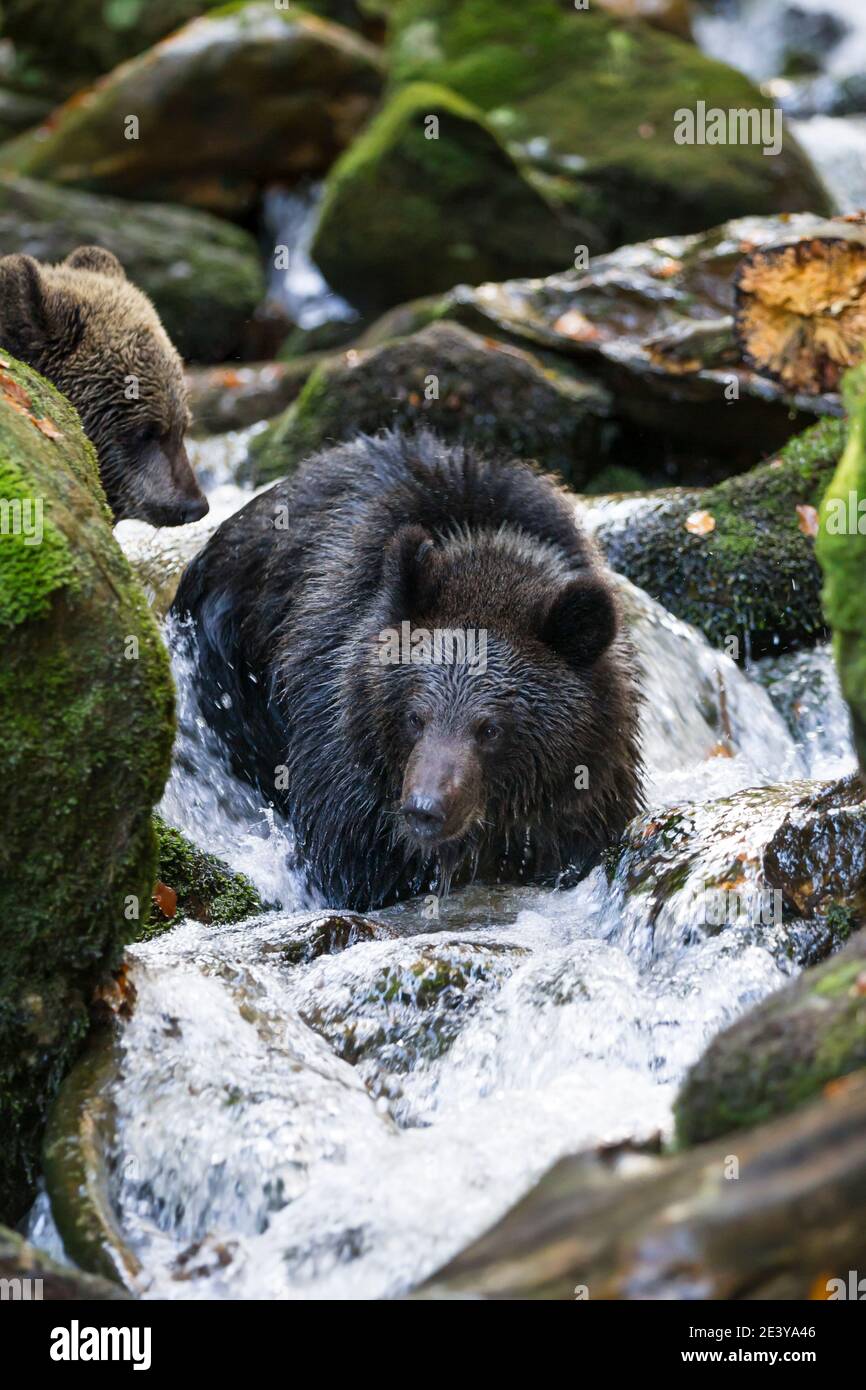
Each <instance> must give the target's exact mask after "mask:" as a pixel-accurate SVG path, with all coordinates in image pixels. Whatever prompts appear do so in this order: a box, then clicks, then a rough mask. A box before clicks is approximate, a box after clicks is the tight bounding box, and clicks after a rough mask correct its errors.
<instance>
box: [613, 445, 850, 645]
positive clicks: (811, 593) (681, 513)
mask: <svg viewBox="0 0 866 1390" xmlns="http://www.w3.org/2000/svg"><path fill="white" fill-rule="evenodd" d="M844 436H845V426H844V422H843V421H841V420H837V419H833V418H827V419H825V420H822V421H820V422H819V423H818V424H817V425H813V426H812V427H811V428H810V429H808V430H806V431H805V432H804V433H803V434H800V435H797V436H796V437H795V438H794V439H792V440H790V441H789V442H788V444H786V445H785V447H784V449H782V451H781V453H780V454H779V455H778V457H777V458H775V459H771V460H770V461H769V462H767V463H763V464H760V465H758V467H757V468H753V469H752V470H751V471H750V472H748V473H744V474H742V475H740V476H738V477H733V478H727V479H726V480H725V481H724V482H722V483H718V484H716V485H715V486H714V487H710V488H703V489H694V490H688V491H683V490H671V491H669V492H666V493H661V494H658V495H657V496H655V497H653V496H652V495H650V496H649V497H648V498H647V499H646V500H645V501H644V502H643V504H640V503H635V502H632V501H629V502H628V503H626V504H624V505H622V506H620V507H618V506H617V505H613V506H612V507H610V509H609V510H607V511H606V513H600V514H599V524H598V528H597V532H596V534H597V536H598V539H599V541H600V542H601V544H602V547H603V549H604V551H605V554H606V555H607V559H608V562H609V564H611V565H612V566H613V568H614V569H616V570H619V571H620V572H621V573H622V574H625V575H626V576H627V577H628V578H629V579H630V580H631V581H632V582H633V583H634V584H638V585H640V587H641V588H642V589H645V590H646V591H647V593H649V594H650V595H651V596H652V597H653V598H656V599H658V600H659V602H660V603H662V604H664V606H665V607H666V608H668V609H669V610H670V612H672V613H675V614H676V616H677V617H678V618H683V619H684V620H685V621H686V622H689V623H691V624H692V625H693V626H694V627H697V628H699V629H700V631H701V632H703V633H704V635H705V636H706V637H707V638H708V640H709V641H710V642H712V643H713V644H714V645H715V646H718V647H723V648H725V649H726V650H727V649H728V645H729V644H730V642H731V639H732V638H734V639H736V646H735V647H732V648H731V652H730V654H732V655H734V656H736V657H737V658H738V659H744V658H745V657H746V656H748V655H749V654H750V653H751V654H752V655H754V656H757V655H762V654H765V653H768V652H776V651H782V650H785V649H786V648H796V647H802V646H808V645H809V644H810V643H813V642H814V641H816V640H817V638H818V637H819V636H820V635H821V634H822V632H823V630H824V621H823V615H822V612H821V575H820V570H819V568H818V564H817V561H816V559H815V540H814V537H815V533H816V531H817V525H818V511H817V508H818V507H819V505H820V503H821V498H822V496H823V494H824V492H825V490H826V489H827V487H828V486H829V484H830V480H831V478H832V477H833V472H834V469H835V467H836V464H837V462H838V459H839V456H840V454H841V452H842V448H843V444H844Z"/></svg>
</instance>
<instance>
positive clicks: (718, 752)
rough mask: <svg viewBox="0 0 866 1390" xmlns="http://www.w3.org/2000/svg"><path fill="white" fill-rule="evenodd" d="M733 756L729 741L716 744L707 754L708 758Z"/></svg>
mask: <svg viewBox="0 0 866 1390" xmlns="http://www.w3.org/2000/svg"><path fill="white" fill-rule="evenodd" d="M733 756H734V755H733V753H732V752H731V750H730V748H729V746H728V744H727V743H717V744H715V745H714V747H712V748H711V749H710V751H709V753H708V754H707V757H708V758H732V757H733Z"/></svg>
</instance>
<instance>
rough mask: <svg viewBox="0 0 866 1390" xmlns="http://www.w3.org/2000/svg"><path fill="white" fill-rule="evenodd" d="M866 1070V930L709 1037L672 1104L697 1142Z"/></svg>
mask: <svg viewBox="0 0 866 1390" xmlns="http://www.w3.org/2000/svg"><path fill="white" fill-rule="evenodd" d="M858 1068H866V932H863V931H858V932H857V934H856V936H855V937H854V939H853V941H851V942H850V943H849V944H848V946H846V947H845V949H844V950H843V951H840V952H839V954H838V955H836V956H834V957H833V958H832V960H828V961H825V962H824V964H823V965H818V966H815V967H814V969H812V970H806V971H805V972H804V973H803V974H802V975H801V976H800V977H799V978H798V979H796V980H794V981H793V983H792V984H790V985H787V986H786V987H785V988H784V989H781V990H779V991H778V993H776V994H772V995H771V996H770V998H769V999H765V1000H764V1002H763V1003H762V1004H759V1005H758V1007H757V1008H755V1009H753V1010H751V1012H750V1013H747V1014H746V1015H745V1017H744V1018H741V1019H738V1020H737V1022H736V1023H734V1024H733V1025H732V1026H731V1027H730V1028H728V1029H726V1030H725V1031H724V1032H723V1033H720V1034H719V1035H718V1036H717V1037H716V1038H714V1039H713V1041H712V1043H711V1044H710V1046H709V1047H708V1048H707V1051H706V1052H705V1053H704V1055H703V1057H702V1058H701V1059H700V1061H699V1062H698V1063H697V1065H696V1066H694V1067H692V1069H691V1071H690V1072H689V1074H688V1076H687V1078H686V1081H685V1083H684V1085H683V1087H682V1090H681V1091H680V1094H679V1097H678V1099H677V1103H676V1106H675V1113H676V1121H677V1136H678V1138H679V1140H680V1142H681V1143H683V1144H700V1143H703V1142H704V1141H705V1140H707V1139H715V1138H717V1137H718V1136H719V1135H722V1134H728V1133H730V1132H731V1131H732V1130H741V1129H748V1128H751V1126H752V1125H756V1124H761V1123H763V1121H765V1120H769V1119H772V1118H774V1117H775V1116H777V1115H784V1114H787V1112H788V1111H789V1110H794V1109H795V1108H796V1107H797V1106H798V1105H802V1104H803V1103H804V1101H807V1100H812V1099H814V1098H815V1097H817V1096H819V1095H820V1094H821V1092H822V1091H823V1090H824V1087H825V1086H828V1085H830V1083H833V1082H838V1081H839V1079H840V1078H841V1077H843V1076H847V1074H848V1073H849V1072H852V1071H856V1070H857V1069H858Z"/></svg>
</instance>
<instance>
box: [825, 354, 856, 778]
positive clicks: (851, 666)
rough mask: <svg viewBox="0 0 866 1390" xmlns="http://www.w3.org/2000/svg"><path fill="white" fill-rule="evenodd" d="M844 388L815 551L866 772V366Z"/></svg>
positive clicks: (849, 378) (851, 377)
mask: <svg viewBox="0 0 866 1390" xmlns="http://www.w3.org/2000/svg"><path fill="white" fill-rule="evenodd" d="M844 388H845V402H846V405H847V407H848V415H849V421H850V425H849V431H848V438H847V443H846V446H845V451H844V453H843V454H842V457H841V459H840V460H839V467H838V468H837V470H836V473H835V475H834V477H833V481H832V483H831V484H830V487H829V488H828V490H827V493H826V496H825V498H824V503H823V506H822V508H821V521H820V527H819V532H818V539H817V551H818V559H819V561H820V563H821V568H822V570H823V572H824V610H825V612H826V614H827V621H828V622H829V623H830V626H831V627H832V629H833V646H834V651H835V655H836V664H837V666H838V668H839V679H840V681H841V684H842V693H843V694H844V696H845V699H846V700H847V701H848V708H849V709H850V711H851V724H852V728H853V732H854V743H855V746H856V749H857V756H858V759H859V762H860V767H861V769H862V770H864V771H866V542H864V537H866V367H858V368H857V369H856V370H855V371H854V372H851V373H849V375H848V376H847V377H846V378H845V382H844Z"/></svg>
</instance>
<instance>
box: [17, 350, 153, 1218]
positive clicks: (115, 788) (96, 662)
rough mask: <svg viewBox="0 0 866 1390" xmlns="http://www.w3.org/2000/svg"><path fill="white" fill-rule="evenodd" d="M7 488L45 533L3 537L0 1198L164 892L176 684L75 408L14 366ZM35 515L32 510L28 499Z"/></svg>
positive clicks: (26, 1175) (22, 1194) (24, 1163)
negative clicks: (160, 828) (92, 1008)
mask: <svg viewBox="0 0 866 1390" xmlns="http://www.w3.org/2000/svg"><path fill="white" fill-rule="evenodd" d="M0 459H2V462H0V493H2V496H3V498H4V499H5V500H6V501H7V503H14V502H16V501H17V502H18V503H22V504H25V505H27V504H34V503H35V504H41V505H42V508H43V511H42V525H43V534H42V538H41V544H38V545H30V544H29V543H28V540H27V533H26V531H25V530H22V529H21V528H19V529H18V531H17V532H16V531H15V530H14V528H13V533H12V534H7V535H5V536H4V538H3V543H2V546H0V636H2V650H3V661H2V665H0V785H2V793H0V799H2V820H3V824H4V834H3V840H2V845H0V1125H2V1131H3V1136H4V1142H3V1146H2V1152H0V1211H2V1213H3V1214H4V1215H5V1216H6V1218H7V1219H9V1218H10V1217H11V1218H16V1217H17V1216H18V1215H19V1214H20V1212H21V1209H22V1207H23V1205H24V1203H25V1202H26V1200H27V1198H28V1196H30V1195H31V1194H32V1190H33V1181H34V1176H35V1172H36V1168H37V1155H38V1145H39V1139H40V1131H41V1125H42V1120H43V1115H44V1111H45V1107H46V1104H47V1103H48V1101H49V1100H50V1099H51V1096H52V1095H53V1093H54V1091H55V1089H56V1087H57V1085H58V1083H59V1081H60V1079H61V1077H62V1075H63V1073H64V1071H65V1069H66V1067H67V1066H68V1064H69V1062H70V1060H71V1059H72V1057H73V1056H74V1055H75V1052H76V1050H77V1048H78V1045H79V1043H80V1041H81V1039H82V1038H83V1036H84V1034H85V1033H86V1031H87V1026H88V1001H89V999H90V997H91V994H92V991H93V989H94V986H95V985H96V984H97V983H98V982H99V981H100V980H101V979H102V978H103V977H104V976H105V974H106V973H107V972H108V971H109V970H110V969H111V968H112V967H113V966H114V965H116V964H117V962H118V960H119V957H120V952H121V950H122V947H123V944H124V942H125V941H126V940H127V939H128V938H129V937H130V936H131V935H132V934H133V932H134V930H135V927H136V922H137V920H139V919H140V918H141V917H142V916H144V914H145V912H146V910H147V905H148V903H149V901H150V892H151V886H152V884H153V879H154V870H155V862H156V853H155V842H154V838H153V832H152V829H151V823H150V811H151V808H152V806H153V804H154V802H155V801H156V800H157V799H158V798H159V796H160V794H161V792H162V788H163V785H164V783H165V779H166V776H167V774H168V767H169V759H170V756H171V747H172V739H173V734H174V720H173V706H174V696H173V688H172V683H171V678H170V675H169V667H168V658H167V655H166V652H165V649H164V647H163V645H162V642H161V640H160V637H159V634H158V632H157V629H156V625H155V623H154V622H153V619H152V617H151V615H150V613H149V612H148V609H147V606H146V603H145V599H144V595H143V594H142V592H141V590H140V589H139V587H138V585H137V584H136V582H135V581H134V579H133V578H132V575H131V573H130V570H129V567H128V565H127V562H126V560H125V559H124V557H123V555H122V553H121V551H120V549H119V547H118V545H117V544H116V542H115V540H114V537H113V536H112V534H111V517H110V514H109V512H108V509H107V506H106V504H105V500H104V496H103V494H102V489H101V487H100V485H99V481H98V475H97V471H96V461H95V457H94V454H93V450H92V447H91V446H90V444H89V443H88V442H87V441H86V440H85V437H84V434H83V432H82V430H81V425H80V423H79V420H78V416H77V415H76V413H75V411H74V410H73V408H72V407H71V405H69V403H68V402H67V401H66V400H65V399H64V398H63V397H62V396H60V395H59V393H58V392H56V391H55V390H54V389H53V388H52V387H50V386H49V385H48V383H47V382H45V381H43V380H42V378H41V377H39V376H37V375H36V373H35V372H33V371H31V370H30V369H29V368H26V367H23V366H20V365H18V364H16V363H14V362H12V361H11V360H10V359H8V358H4V366H3V368H2V372H0ZM21 515H22V516H24V515H25V513H23V512H22V514H21Z"/></svg>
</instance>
